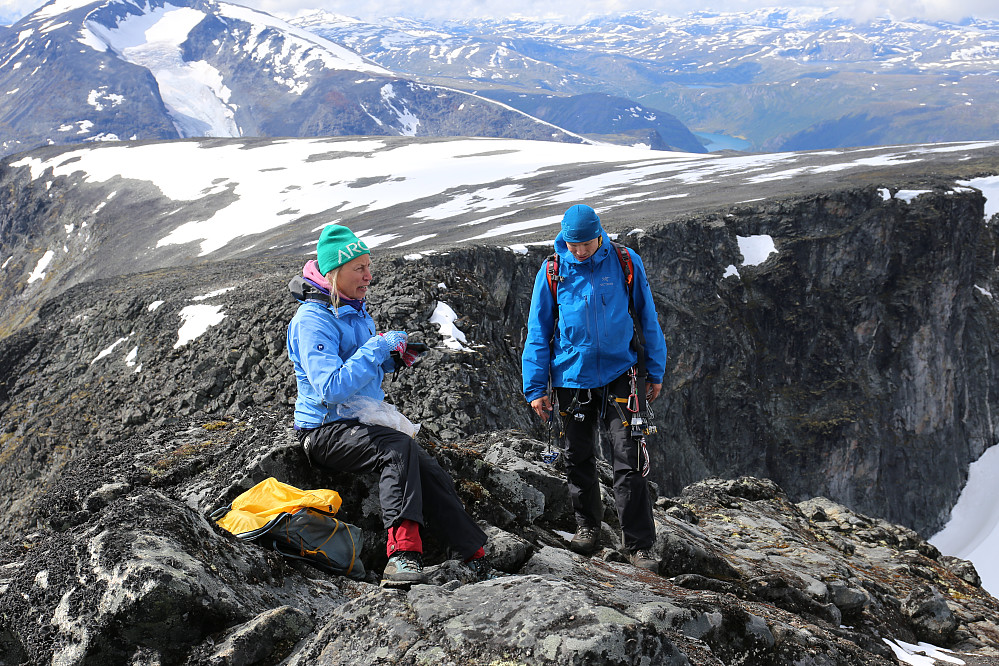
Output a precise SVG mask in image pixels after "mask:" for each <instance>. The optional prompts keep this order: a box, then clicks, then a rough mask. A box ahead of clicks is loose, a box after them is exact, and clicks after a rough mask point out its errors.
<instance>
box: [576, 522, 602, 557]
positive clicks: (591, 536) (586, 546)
mask: <svg viewBox="0 0 999 666" xmlns="http://www.w3.org/2000/svg"><path fill="white" fill-rule="evenodd" d="M599 544H600V532H599V531H598V530H597V528H595V527H586V526H580V527H579V528H577V529H576V534H574V535H573V537H572V541H570V542H569V550H571V551H572V552H574V553H579V554H580V555H592V554H593V553H595V552H596V550H597V546H598V545H599Z"/></svg>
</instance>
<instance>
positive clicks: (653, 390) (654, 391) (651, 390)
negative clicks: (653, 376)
mask: <svg viewBox="0 0 999 666" xmlns="http://www.w3.org/2000/svg"><path fill="white" fill-rule="evenodd" d="M647 388H648V393H646V395H647V396H648V399H649V402H652V401H653V400H655V399H656V398H658V397H659V393H660V392H662V390H663V385H662V384H649V385H648V387H647Z"/></svg>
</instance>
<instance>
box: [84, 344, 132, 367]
mask: <svg viewBox="0 0 999 666" xmlns="http://www.w3.org/2000/svg"><path fill="white" fill-rule="evenodd" d="M123 342H128V338H118V339H117V340H115V341H114V342H112V343H111V345H110V346H109V347H105V348H104V349H103V350H101V353H99V354H98V355H97V356H95V357H94V358H93V360H92V361H90V365H93V364H94V363H97V361H99V360H101V359H102V358H105V357H106V356H110V355H111V352H113V351H114V349H115V347H117V346H118V345H120V344H121V343H123Z"/></svg>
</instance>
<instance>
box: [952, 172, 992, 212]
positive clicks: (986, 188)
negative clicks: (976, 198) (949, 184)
mask: <svg viewBox="0 0 999 666" xmlns="http://www.w3.org/2000/svg"><path fill="white" fill-rule="evenodd" d="M958 185H964V186H966V187H974V188H975V189H977V190H980V191H981V193H982V194H983V195H985V219H986V220H989V219H991V218H992V216H993V215H995V214H996V213H999V176H987V177H985V178H974V179H972V180H964V181H960V180H959V181H958Z"/></svg>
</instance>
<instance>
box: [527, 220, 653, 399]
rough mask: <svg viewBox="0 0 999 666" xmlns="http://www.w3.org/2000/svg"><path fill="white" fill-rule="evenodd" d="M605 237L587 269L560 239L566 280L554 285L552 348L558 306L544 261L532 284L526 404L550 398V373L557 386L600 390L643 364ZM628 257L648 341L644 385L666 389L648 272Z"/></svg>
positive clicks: (638, 260)
mask: <svg viewBox="0 0 999 666" xmlns="http://www.w3.org/2000/svg"><path fill="white" fill-rule="evenodd" d="M601 237H602V238H603V242H602V244H601V246H600V248H599V249H598V250H597V251H596V252H595V253H594V254H593V256H591V257H589V258H587V259H586V260H585V261H582V262H581V261H579V260H577V259H576V258H575V257H574V256H573V255H572V253H571V252H569V248H568V246H567V245H566V243H565V240H564V239H563V236H562V234H561V233H560V234H559V235H558V236H557V237H556V238H555V252H556V253H557V254H558V257H559V260H558V263H559V273H560V274H561V275H562V277H563V281H562V282H560V283H557V289H558V310H559V317H558V334H557V335H556V336H555V339H554V341H553V342H552V344H551V347H549V340H551V338H552V332H553V327H554V324H555V303H554V299H553V298H552V294H551V290H550V289H549V287H548V278H547V276H546V271H547V262H546V263H545V265H543V266H542V267H541V270H540V271H538V275H537V277H536V278H535V280H534V291H533V293H532V294H531V312H530V315H529V317H528V322H527V340H526V342H525V344H524V354H523V356H522V358H521V365H522V370H523V381H524V397H526V398H527V401H528V402H531V401H533V400H536V399H537V398H540V397H542V396H544V395H548V373H549V368H550V369H551V379H552V386H554V387H564V388H597V387H601V386H606V385H607V384H609V383H610V382H611V381H613V380H614V379H617V378H618V377H620V376H621V375H623V374H624V373H625V372H627V370H628V369H629V368H631V367H632V366H634V365H635V364H636V363H637V361H638V355H637V354H636V353H635V351H634V350H632V348H631V339H632V335H633V331H634V323H633V321H632V318H631V315H630V314H629V313H628V287H627V284H626V282H625V276H624V271H623V270H622V268H621V262H620V261H619V260H618V257H617V253H616V251H615V250H614V247H613V245H612V244H611V241H610V237H608V236H607V233H606V232H603V231H601ZM627 251H628V252H630V253H631V260H632V263H633V265H634V283H633V284H634V287H633V295H634V300H635V310H636V312H637V314H638V321H639V323H640V325H641V327H642V332H643V333H644V336H645V369H646V373H647V378H648V381H649V382H650V383H653V384H661V383H662V381H663V375H664V374H665V373H666V340H665V339H664V338H663V332H662V328H661V327H660V325H659V318H658V316H657V315H656V308H655V303H654V302H653V300H652V290H651V289H650V288H649V281H648V277H647V276H646V274H645V266H644V265H643V264H642V260H641V258H640V257H639V256H638V255H637V254H636V253H635V252H632V251H631V250H627Z"/></svg>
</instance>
